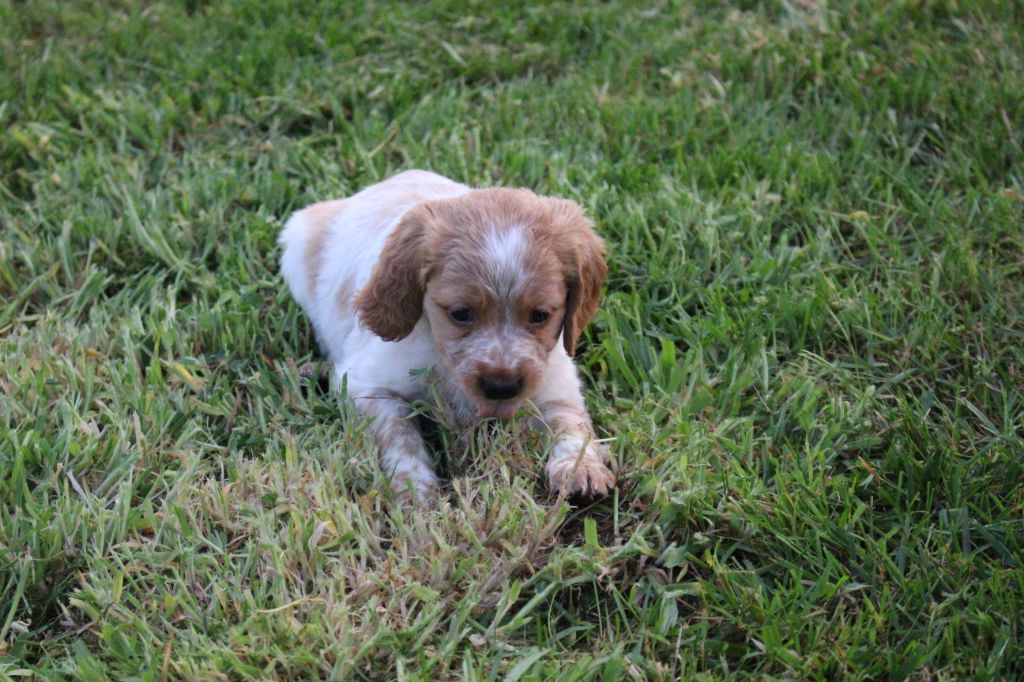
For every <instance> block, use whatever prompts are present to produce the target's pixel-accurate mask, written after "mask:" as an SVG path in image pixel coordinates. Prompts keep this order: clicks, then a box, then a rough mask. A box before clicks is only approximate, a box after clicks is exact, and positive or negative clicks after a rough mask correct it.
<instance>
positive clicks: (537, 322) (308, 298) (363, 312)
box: [279, 170, 615, 496]
mask: <svg viewBox="0 0 1024 682" xmlns="http://www.w3.org/2000/svg"><path fill="white" fill-rule="evenodd" d="M279 241H280V243H281V245H282V246H283V247H284V252H283V255H282V257H281V271H282V273H283V275H284V278H285V280H286V281H287V283H288V286H289V287H290V288H291V291H292V294H293V295H294V296H295V299H296V300H297V301H298V302H299V304H300V305H301V306H302V308H303V309H304V310H305V311H306V313H307V314H308V315H309V317H310V319H311V320H312V322H313V328H314V330H315V331H316V335H317V338H318V339H319V341H320V344H321V346H322V348H323V350H324V352H325V354H326V355H327V358H328V360H329V361H330V363H331V364H332V365H333V372H332V374H333V376H332V380H333V384H334V385H335V386H340V385H341V384H342V381H343V380H344V381H345V382H346V385H347V390H348V397H349V398H350V399H351V400H352V401H353V402H354V404H355V405H356V407H357V409H358V410H359V411H360V412H361V413H362V414H364V415H365V416H367V417H369V418H370V419H371V422H370V428H371V430H372V432H373V434H374V436H375V437H376V441H377V444H378V446H379V449H380V457H381V465H382V466H383V468H384V470H385V471H386V472H387V473H388V474H389V475H390V476H391V482H392V483H391V484H392V488H393V489H394V490H396V491H399V492H407V491H411V492H412V493H413V494H415V495H418V496H424V495H428V494H430V493H431V492H432V491H433V490H435V489H436V488H437V485H438V479H437V476H436V475H435V474H434V467H433V464H432V462H431V460H430V457H429V456H428V454H427V451H426V448H425V447H424V444H423V439H422V437H421V435H420V432H419V429H418V427H417V425H416V423H415V420H413V419H410V407H409V403H410V402H411V401H414V400H419V399H423V398H425V397H426V396H427V395H428V391H427V388H428V387H427V386H426V385H425V383H426V381H427V379H426V378H425V374H426V373H424V372H414V370H419V369H426V368H432V369H433V370H434V374H435V375H436V376H437V377H438V383H439V384H440V385H439V387H438V388H439V389H440V390H439V391H435V393H440V394H441V395H442V396H443V399H444V400H445V401H447V402H448V403H449V404H450V406H451V408H453V409H454V411H455V412H456V414H458V415H459V416H460V417H461V418H463V419H464V420H467V421H469V420H474V419H484V418H497V419H506V418H508V417H511V416H512V415H513V414H514V413H515V412H516V411H517V410H518V409H519V408H520V407H521V406H522V405H523V404H524V403H525V402H526V401H532V402H533V404H534V405H535V406H536V408H537V412H539V417H538V418H536V419H534V420H533V421H534V422H535V426H536V427H538V428H547V429H550V431H551V432H552V433H553V434H554V436H555V439H556V440H555V442H554V445H553V447H552V450H551V454H550V457H549V459H548V462H547V467H546V471H547V477H548V482H549V485H550V486H551V488H553V489H555V490H558V491H561V492H564V493H581V494H585V495H595V494H597V495H604V494H606V493H607V492H608V491H609V489H611V488H612V487H613V486H614V485H615V477H614V476H613V474H612V472H611V471H609V469H608V467H607V466H606V465H605V458H606V454H605V448H604V446H603V445H602V444H600V443H599V442H597V440H596V438H595V436H594V430H593V427H592V426H591V422H590V417H589V415H588V414H587V410H586V407H585V406H584V403H583V396H582V394H581V392H580V382H579V378H578V376H577V373H576V368H575V366H574V365H573V363H572V359H571V358H572V355H573V350H574V348H575V346H576V341H577V339H578V338H579V335H580V331H581V330H582V329H583V327H584V326H585V325H586V324H587V323H588V322H589V321H590V319H591V318H592V317H593V316H594V313H595V312H596V310H597V304H598V298H599V295H600V289H601V284H602V282H603V281H604V277H605V273H606V272H607V269H606V267H605V263H604V258H603V256H604V244H603V243H602V241H601V239H600V238H599V237H598V236H597V235H596V234H594V231H593V230H592V229H591V222H590V221H589V220H588V219H587V218H586V217H585V216H584V215H583V211H582V210H581V209H580V207H579V206H577V205H576V204H575V203H573V202H571V201H564V200H560V199H551V198H547V197H540V196H537V195H536V194H534V193H533V192H531V191H529V190H526V189H470V188H469V187H466V186H465V185H461V184H459V183H457V182H453V181H452V180H449V179H447V178H444V177H441V176H440V175H436V174H434V173H429V172H426V171H416V170H414V171H407V172H404V173H400V174H398V175H396V176H394V177H392V178H390V179H389V180H385V181H384V182H380V183H378V184H376V185H371V186H370V187H367V188H366V189H364V190H363V191H361V192H359V193H358V194H355V195H354V196H351V197H349V198H347V199H340V200H336V201H327V202H323V203H319V204H314V205H312V206H309V207H308V208H305V209H303V210H301V211H298V212H297V213H295V214H294V215H292V216H291V218H290V219H289V220H288V222H287V223H286V224H285V226H284V230H283V231H282V232H281V236H280V238H279Z"/></svg>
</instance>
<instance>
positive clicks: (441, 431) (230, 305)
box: [0, 0, 1024, 680]
mask: <svg viewBox="0 0 1024 682" xmlns="http://www.w3.org/2000/svg"><path fill="white" fill-rule="evenodd" d="M1022 55H1024V14H1022V11H1021V9H1020V7H1019V6H1018V4H1017V3H1014V2H1011V1H1008V0H1007V1H1004V2H989V3H969V2H955V1H952V0H950V1H946V2H930V1H909V0H908V1H901V2H881V1H868V0H859V1H850V2H841V3H825V2H811V1H809V0H792V1H785V0H784V1H780V2H773V1H772V2H740V3H731V4H723V3H717V2H707V1H700V2H690V3H684V2H652V3H648V4H645V5H637V4H634V3H528V2H507V3H482V2H462V1H460V2H455V1H452V2H432V3H395V2H387V3H375V2H348V3H327V2H322V3H314V2H308V3H293V2H283V1H279V0H274V1H272V2H265V1H257V0H239V1H237V2H200V1H196V0H191V1H190V0H183V1H182V2H155V3H134V2H126V1H120V2H90V1H86V0H76V1H75V2H70V3H68V2H51V1H40V2H29V3H23V2H15V1H14V0H0V130H2V131H3V132H0V677H3V676H11V677H15V676H19V675H28V674H32V673H35V674H37V675H39V676H40V677H55V678H62V677H63V678H70V679H83V680H89V679H96V680H101V679H110V678H113V679H144V680H152V679H163V678H167V677H171V678H185V679H195V678H205V679H210V678H214V677H219V676H226V677H228V678H233V679H264V678H268V677H282V678H311V677H312V678H336V679H341V678H350V677H356V678H372V679H386V678H401V679H418V680H434V679H450V678H458V677H465V678H470V679H488V680H494V679H498V678H499V677H501V678H504V679H508V680H539V679H573V680H576V679H608V680H620V679H625V678H629V679H662V680H669V679H723V678H743V679H766V678H796V679H821V680H832V679H865V680H868V679H870V680H874V679H886V678H888V679H893V680H900V679H905V678H911V679H922V680H924V679H950V680H952V679H963V678H974V679H1014V678H1020V677H1022V676H1024V663H1022V661H1024V650H1022V647H1021V644H1020V642H1021V640H1022V638H1024V632H1022V628H1024V618H1022V613H1024V577H1022V576H1024V571H1022V567H1021V556H1022V544H1024V521H1022V519H1024V492H1022V491H1024V487H1022V483H1024V312H1022V308H1024V306H1022V290H1024V229H1022V226H1024V175H1022V170H1021V169H1022V168H1024V153H1022V145H1024V78H1022V77H1021V74H1022V73H1024V56H1022ZM406 168H429V169H432V170H436V171H438V172H440V173H443V174H446V175H449V176H451V177H454V178H457V179H459V180H462V181H465V182H468V183H470V184H475V185H492V184H503V185H513V186H514V185H525V186H529V187H532V188H535V189H537V190H538V191H540V192H543V193H548V194H553V195H558V196H565V197H569V198H573V199H575V200H576V201H578V202H580V203H581V204H582V205H584V206H585V207H586V209H587V210H588V212H589V213H590V215H592V216H594V218H595V219H596V221H597V223H598V226H599V230H600V231H601V232H602V234H603V235H604V236H605V237H606V239H607V241H608V244H609V247H610V263H609V265H610V270H611V271H610V276H609V281H608V286H607V292H606V298H605V301H604V304H603V307H602V310H601V312H600V313H599V315H598V317H597V319H596V320H595V323H594V324H593V325H592V326H591V328H590V329H589V330H588V332H587V339H586V342H585V344H584V346H583V347H581V353H580V359H579V363H580V365H581V368H582V370H583V372H584V374H585V376H586V380H587V386H588V392H587V393H588V401H589V403H590V405H591V408H592V411H593V413H594V416H595V420H596V422H597V425H598V428H599V430H600V432H601V433H602V435H604V436H607V437H609V438H611V439H613V444H612V450H613V453H614V455H613V456H614V461H615V466H616V469H617V470H618V472H619V483H620V485H619V488H618V489H617V490H616V492H615V494H614V495H613V496H611V497H610V498H608V499H606V500H600V501H596V502H594V503H592V504H588V505H584V506H570V505H567V504H564V502H563V501H561V500H558V499H555V498H553V497H551V496H550V495H549V493H548V492H547V490H546V487H545V485H544V483H543V481H542V480H541V478H540V476H539V473H540V466H541V464H540V463H541V460H542V455H543V449H544V446H545V444H544V443H543V442H541V441H539V440H538V439H537V438H535V437H533V436H530V435H528V434H526V433H525V432H524V430H523V428H522V426H521V425H519V424H511V425H501V426H494V425H488V426H486V427H484V428H481V429H479V430H478V431H476V432H475V433H471V434H454V433H450V432H449V430H447V429H445V428H443V427H438V429H437V433H436V434H435V436H434V441H435V445H436V446H437V450H438V454H439V457H441V458H442V459H443V462H442V463H443V466H444V467H445V468H446V470H447V471H449V472H450V473H451V474H452V481H451V483H450V485H449V487H448V488H447V489H446V491H445V495H444V498H443V501H442V503H441V505H440V508H439V509H437V510H433V511H410V510H408V509H402V508H401V507H399V506H396V505H395V504H394V503H393V501H392V500H391V499H390V497H389V495H388V494H387V492H386V491H387V484H386V481H385V480H384V477H383V475H382V474H381V473H380V472H379V470H378V468H377V465H376V462H375V456H374V454H373V448H372V445H371V444H370V443H369V442H368V439H367V437H366V435H365V434H364V431H363V429H362V425H361V424H360V423H359V420H358V419H356V418H354V417H353V415H352V414H351V412H350V411H349V409H348V408H347V407H346V406H345V405H344V404H343V403H341V402H340V401H338V399H337V398H336V397H334V396H332V395H329V394H326V393H324V392H323V391H322V390H320V389H318V387H317V384H316V382H315V381H313V380H311V379H307V378H303V377H301V376H300V374H299V372H298V370H297V366H298V365H300V364H302V363H303V362H306V361H309V360H311V359H314V358H315V349H314V343H313V340H312V338H311V334H310V330H309V325H308V323H307V321H306V320H305V319H304V318H303V317H302V315H301V313H300V311H299V310H298V307H297V306H296V305H295V304H294V303H293V302H292V301H291V299H290V297H289V296H288V295H287V293H286V291H285V289H284V286H283V283H282V282H281V280H280V278H279V276H278V275H277V266H276V259H277V249H276V245H275V242H274V239H275V236H276V233H277V231H278V229H279V227H280V225H281V222H282V220H283V218H284V217H286V216H287V215H288V213H289V212H290V211H291V210H294V209H296V208H298V207H301V206H303V205H304V204H306V203H309V202H312V201H315V200H320V199H325V198H328V197H337V196H343V195H345V194H347V193H350V192H353V191H355V190H357V189H359V188H361V187H363V186H365V185H367V184H369V183H372V182H374V181H376V180H379V179H382V178H384V177H387V176H388V175H390V174H392V173H394V172H396V171H398V170H401V169H406Z"/></svg>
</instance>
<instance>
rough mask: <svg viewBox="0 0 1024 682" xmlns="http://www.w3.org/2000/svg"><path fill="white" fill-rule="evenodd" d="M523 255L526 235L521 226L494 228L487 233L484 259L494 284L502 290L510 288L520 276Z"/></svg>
mask: <svg viewBox="0 0 1024 682" xmlns="http://www.w3.org/2000/svg"><path fill="white" fill-rule="evenodd" d="M525 254H526V235H525V230H524V229H523V227H522V226H521V225H517V226H514V227H511V228H509V229H506V230H502V229H499V228H495V229H493V230H491V231H489V232H488V233H487V239H486V240H485V241H484V257H485V258H486V259H487V262H488V264H489V265H490V266H491V272H493V273H494V281H495V284H497V285H498V286H500V287H501V288H502V289H506V288H511V287H512V286H513V285H514V284H515V282H516V281H517V280H518V279H519V278H520V276H522V274H523V258H524V256H525ZM499 293H504V292H499Z"/></svg>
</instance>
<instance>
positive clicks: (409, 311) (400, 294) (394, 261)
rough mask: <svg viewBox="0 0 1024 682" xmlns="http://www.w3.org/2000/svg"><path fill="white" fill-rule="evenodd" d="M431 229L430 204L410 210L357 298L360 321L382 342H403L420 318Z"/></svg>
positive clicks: (388, 240) (388, 242) (389, 236)
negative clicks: (382, 340)
mask: <svg viewBox="0 0 1024 682" xmlns="http://www.w3.org/2000/svg"><path fill="white" fill-rule="evenodd" d="M432 230H433V213H432V212H431V210H430V205H429V204H420V205H419V206H415V207H413V208H411V209H410V210H409V211H408V213H406V214H405V216H404V217H403V218H402V220H401V222H400V223H399V224H398V225H397V226H396V227H395V229H394V231H392V233H391V234H390V235H388V238H387V241H386V242H385V243H384V249H383V251H381V254H380V258H379V259H378V260H377V263H376V264H375V265H374V266H373V272H372V274H371V275H370V281H369V282H367V284H366V286H364V287H363V288H362V289H361V290H360V291H359V293H358V294H357V295H356V299H355V308H356V310H357V311H358V313H359V320H360V322H362V324H363V325H364V326H365V327H366V328H367V329H369V330H370V331H372V332H373V333H374V334H376V335H377V336H379V337H380V338H382V339H384V340H385V341H398V340H401V339H404V338H405V337H406V336H408V335H409V334H410V333H412V330H413V327H415V326H416V323H417V322H418V321H419V319H420V317H421V316H422V315H423V293H424V287H425V285H426V271H427V269H428V267H429V258H428V257H429V249H428V243H429V241H430V239H429V237H430V233H431V232H432Z"/></svg>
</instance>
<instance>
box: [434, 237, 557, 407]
mask: <svg viewBox="0 0 1024 682" xmlns="http://www.w3.org/2000/svg"><path fill="white" fill-rule="evenodd" d="M477 241H478V240H476V239H473V240H462V239H453V240H451V242H450V243H449V244H448V247H449V248H448V257H447V258H446V259H444V261H443V262H441V263H440V264H439V266H438V270H437V272H436V273H435V274H434V275H433V276H432V277H431V278H430V279H429V281H428V282H427V286H426V295H425V296H424V299H423V309H424V313H425V314H426V316H427V319H428V320H429V322H430V330H431V333H432V335H433V337H434V346H435V349H436V351H437V356H438V359H439V362H440V364H441V366H442V368H443V369H444V370H445V373H446V374H447V376H448V377H449V378H450V379H451V380H452V381H453V382H454V383H455V384H456V385H457V386H458V387H459V388H460V389H461V390H462V392H463V394H464V395H465V396H466V397H467V398H469V400H470V401H471V403H472V404H473V405H475V406H476V414H477V416H478V417H498V418H502V419H503V418H506V417H509V416H511V415H512V414H513V413H514V412H515V410H516V408H517V407H518V405H519V404H520V403H521V402H522V401H523V400H524V399H526V398H528V397H529V396H531V395H532V394H533V393H534V391H535V390H536V388H537V385H538V383H539V382H540V379H541V376H542V373H543V370H544V367H545V366H546V365H547V359H548V355H550V353H551V350H552V349H553V348H554V347H555V345H556V344H557V343H558V337H559V335H560V334H561V331H562V320H563V318H564V316H565V304H566V293H567V287H566V283H565V280H564V278H563V275H562V268H561V263H560V262H559V261H558V259H557V258H556V257H555V255H554V254H553V253H550V252H546V251H545V250H544V249H542V248H539V245H538V243H537V240H536V239H533V238H532V237H531V235H530V227H528V226H521V225H493V226H491V227H490V228H489V229H487V230H486V231H485V232H484V233H483V248H482V249H477V248H476V246H477Z"/></svg>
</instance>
